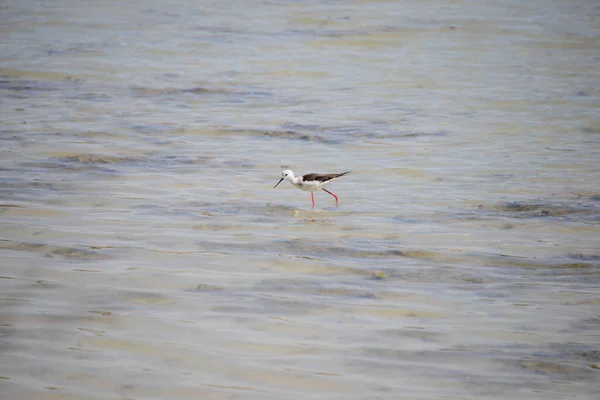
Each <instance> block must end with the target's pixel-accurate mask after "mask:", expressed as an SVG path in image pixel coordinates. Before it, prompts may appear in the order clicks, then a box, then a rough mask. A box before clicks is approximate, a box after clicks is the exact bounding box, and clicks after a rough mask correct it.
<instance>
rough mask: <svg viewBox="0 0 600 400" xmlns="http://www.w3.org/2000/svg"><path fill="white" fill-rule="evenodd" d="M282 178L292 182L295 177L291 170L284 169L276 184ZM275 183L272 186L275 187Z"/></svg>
mask: <svg viewBox="0 0 600 400" xmlns="http://www.w3.org/2000/svg"><path fill="white" fill-rule="evenodd" d="M284 179H287V180H288V181H290V182H294V180H295V179H296V178H295V177H294V173H293V172H292V171H290V170H289V169H286V170H285V171H283V172H282V173H281V179H280V180H279V182H277V185H279V184H280V183H281V182H282V181H283V180H284ZM277 185H275V186H273V188H276V187H277Z"/></svg>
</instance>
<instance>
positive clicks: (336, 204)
mask: <svg viewBox="0 0 600 400" xmlns="http://www.w3.org/2000/svg"><path fill="white" fill-rule="evenodd" d="M323 190H324V191H326V192H327V193H329V194H330V195H332V196H333V197H335V206H336V207H337V206H338V201H339V199H338V197H337V196H336V195H335V194H333V193H331V192H330V191H329V190H327V189H323Z"/></svg>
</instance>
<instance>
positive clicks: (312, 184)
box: [281, 169, 335, 192]
mask: <svg viewBox="0 0 600 400" xmlns="http://www.w3.org/2000/svg"><path fill="white" fill-rule="evenodd" d="M281 176H282V177H283V179H286V180H288V181H290V183H291V184H292V185H294V186H296V187H297V188H298V189H300V190H304V191H305V192H317V191H319V190H321V189H323V187H324V186H325V185H327V184H328V183H331V182H332V181H333V179H330V180H328V181H325V182H320V181H317V180H314V181H304V177H302V176H298V177H296V176H294V171H290V170H289V169H287V170H285V171H283V172H282V173H281ZM334 179H335V178H334Z"/></svg>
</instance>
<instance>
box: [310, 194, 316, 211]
mask: <svg viewBox="0 0 600 400" xmlns="http://www.w3.org/2000/svg"><path fill="white" fill-rule="evenodd" d="M310 198H311V199H312V203H313V206H312V210H314V209H315V192H310Z"/></svg>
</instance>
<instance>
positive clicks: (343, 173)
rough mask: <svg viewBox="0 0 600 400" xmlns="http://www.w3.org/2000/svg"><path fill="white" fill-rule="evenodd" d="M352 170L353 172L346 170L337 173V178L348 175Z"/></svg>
mask: <svg viewBox="0 0 600 400" xmlns="http://www.w3.org/2000/svg"><path fill="white" fill-rule="evenodd" d="M350 172H352V171H346V172H342V173H341V174H337V176H336V178H339V177H340V176H344V175H347V174H349V173H350Z"/></svg>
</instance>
